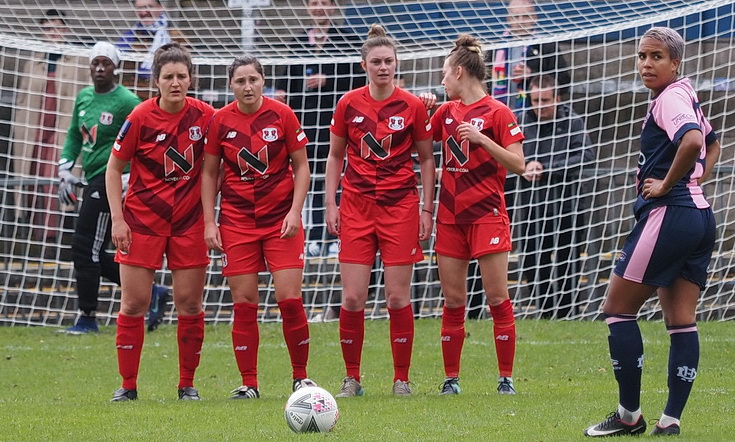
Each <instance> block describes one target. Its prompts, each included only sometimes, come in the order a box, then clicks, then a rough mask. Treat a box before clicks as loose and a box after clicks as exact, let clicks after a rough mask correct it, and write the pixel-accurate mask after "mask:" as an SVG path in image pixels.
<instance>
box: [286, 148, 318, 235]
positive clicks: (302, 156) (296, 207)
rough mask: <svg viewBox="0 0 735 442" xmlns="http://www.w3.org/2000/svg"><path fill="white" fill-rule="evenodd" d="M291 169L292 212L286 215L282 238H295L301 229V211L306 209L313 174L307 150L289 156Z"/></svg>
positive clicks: (300, 150)
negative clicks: (292, 186) (310, 169)
mask: <svg viewBox="0 0 735 442" xmlns="http://www.w3.org/2000/svg"><path fill="white" fill-rule="evenodd" d="M289 156H290V157H291V167H292V168H293V181H294V183H293V184H294V188H293V200H292V202H291V210H289V212H288V214H286V218H285V219H284V220H283V225H282V226H281V238H290V237H292V236H294V235H295V234H296V233H297V232H298V231H299V228H300V227H301V210H302V209H303V208H304V200H306V193H307V192H308V190H309V183H310V182H311V173H310V172H309V160H308V158H307V157H306V149H299V150H296V151H294V152H291V153H290V154H289Z"/></svg>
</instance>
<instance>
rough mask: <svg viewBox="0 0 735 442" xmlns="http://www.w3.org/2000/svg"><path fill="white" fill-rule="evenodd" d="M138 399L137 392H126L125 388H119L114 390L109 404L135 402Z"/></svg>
mask: <svg viewBox="0 0 735 442" xmlns="http://www.w3.org/2000/svg"><path fill="white" fill-rule="evenodd" d="M137 399H138V390H128V389H127V388H120V389H119V390H116V391H115V393H113V395H112V399H110V402H125V401H135V400H137Z"/></svg>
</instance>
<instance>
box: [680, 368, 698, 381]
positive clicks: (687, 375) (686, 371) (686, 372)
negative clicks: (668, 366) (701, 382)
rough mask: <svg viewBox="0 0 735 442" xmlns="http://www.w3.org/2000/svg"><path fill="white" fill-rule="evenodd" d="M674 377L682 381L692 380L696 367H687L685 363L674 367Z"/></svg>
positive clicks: (695, 374)
mask: <svg viewBox="0 0 735 442" xmlns="http://www.w3.org/2000/svg"><path fill="white" fill-rule="evenodd" d="M676 377H677V378H679V379H681V380H682V381H684V382H694V379H695V378H696V377H697V368H696V367H692V368H689V367H687V366H686V365H683V366H681V367H676Z"/></svg>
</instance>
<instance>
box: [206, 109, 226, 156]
mask: <svg viewBox="0 0 735 442" xmlns="http://www.w3.org/2000/svg"><path fill="white" fill-rule="evenodd" d="M219 120H220V119H219V117H218V116H217V114H215V115H214V117H213V118H212V119H211V120H210V121H209V125H208V126H207V134H206V135H205V136H204V153H208V154H210V155H214V156H217V157H220V158H221V157H222V145H221V144H220V135H219V127H220V125H219Z"/></svg>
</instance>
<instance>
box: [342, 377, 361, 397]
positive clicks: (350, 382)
mask: <svg viewBox="0 0 735 442" xmlns="http://www.w3.org/2000/svg"><path fill="white" fill-rule="evenodd" d="M364 394H365V389H364V388H362V385H360V383H359V382H357V380H356V379H355V378H353V377H352V376H347V377H346V378H344V379H342V388H340V389H339V393H337V396H335V397H354V396H362V395H364Z"/></svg>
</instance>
